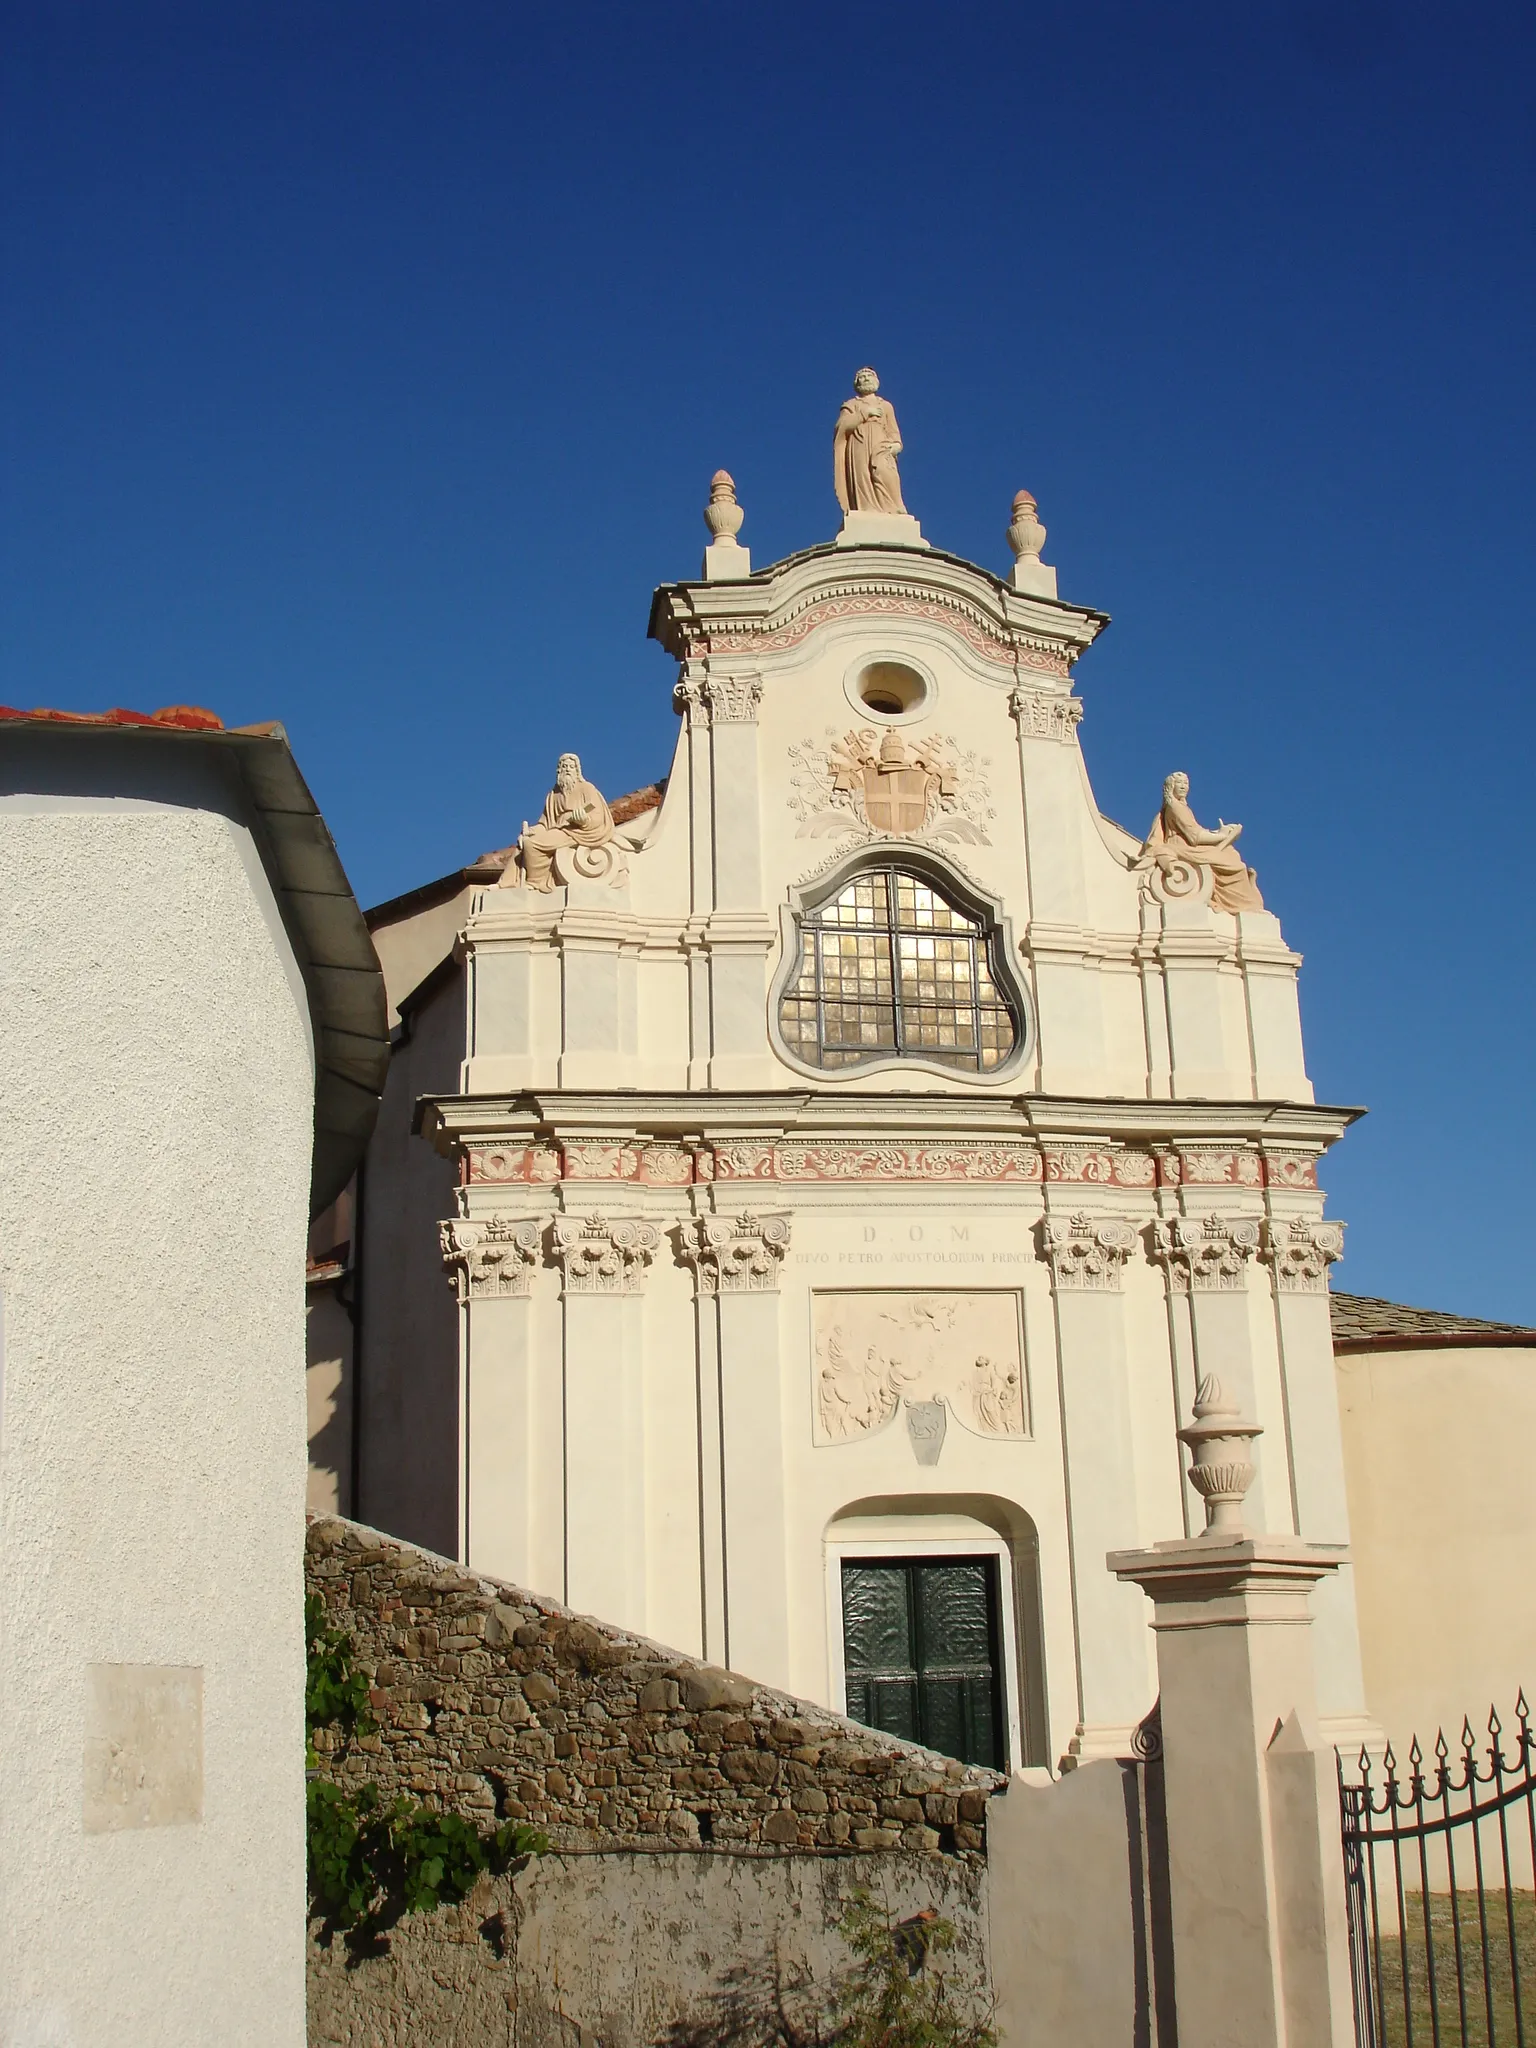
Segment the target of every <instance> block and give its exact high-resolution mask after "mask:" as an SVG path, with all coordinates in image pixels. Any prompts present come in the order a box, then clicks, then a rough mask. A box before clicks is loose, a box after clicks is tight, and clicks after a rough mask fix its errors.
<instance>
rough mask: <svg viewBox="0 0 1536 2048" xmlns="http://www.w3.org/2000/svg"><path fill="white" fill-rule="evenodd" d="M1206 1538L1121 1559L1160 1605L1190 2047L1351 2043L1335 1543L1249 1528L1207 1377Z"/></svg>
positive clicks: (1181, 1971) (1241, 1471)
mask: <svg viewBox="0 0 1536 2048" xmlns="http://www.w3.org/2000/svg"><path fill="white" fill-rule="evenodd" d="M1195 1415H1196V1420H1195V1423H1194V1424H1193V1425H1192V1426H1190V1427H1189V1428H1186V1429H1184V1430H1181V1431H1180V1432H1179V1434H1180V1435H1181V1436H1182V1437H1184V1439H1185V1440H1186V1441H1187V1442H1189V1443H1191V1444H1192V1446H1193V1449H1194V1465H1193V1470H1192V1474H1191V1476H1192V1478H1193V1480H1194V1483H1195V1485H1196V1488H1197V1490H1198V1491H1199V1492H1200V1493H1201V1494H1202V1495H1203V1496H1204V1498H1205V1502H1206V1512H1207V1517H1208V1520H1207V1526H1206V1530H1205V1533H1204V1534H1203V1535H1201V1536H1195V1537H1184V1538H1182V1539H1180V1540H1179V1541H1176V1542H1172V1543H1158V1544H1155V1545H1153V1547H1152V1548H1151V1549H1148V1550H1126V1551H1118V1552H1114V1553H1112V1554H1111V1555H1110V1557H1109V1559H1108V1563H1109V1568H1110V1570H1111V1571H1112V1572H1113V1573H1114V1574H1115V1576H1116V1577H1117V1578H1119V1579H1121V1580H1124V1581H1127V1582H1129V1583H1131V1584H1134V1585H1138V1586H1140V1587H1141V1588H1142V1590H1143V1592H1145V1593H1146V1594H1147V1595H1148V1596H1149V1598H1150V1599H1151V1601H1152V1603H1153V1609H1154V1613H1153V1620H1152V1627H1153V1630H1154V1632H1155V1634H1156V1638H1157V1670H1158V1683H1159V1689H1160V1695H1159V1696H1160V1706H1161V1727H1162V1743H1163V1789H1164V1798H1165V1808H1166V1822H1167V1844H1168V1847H1167V1869H1168V1900H1169V1915H1170V1920H1171V1930H1172V1936H1173V1975H1174V1997H1175V2003H1176V2007H1177V2016H1178V2038H1179V2048H1231V2044H1232V2043H1234V2042H1241V2043H1242V2048H1350V2044H1351V2043H1352V2041H1353V2024H1354V2023H1353V2008H1352V2000H1351V1995H1350V1975H1349V1940H1348V1931H1347V1927H1346V1922H1345V1908H1344V1865H1343V1855H1342V1851H1341V1847H1340V1839H1339V1803H1338V1792H1337V1783H1336V1778H1335V1771H1334V1763H1333V1755H1332V1751H1331V1750H1329V1749H1327V1748H1326V1747H1325V1746H1324V1744H1323V1743H1322V1742H1321V1740H1320V1738H1319V1734H1318V1725H1317V1698H1316V1684H1315V1679H1314V1669H1313V1659H1314V1649H1313V1642H1312V1632H1311V1628H1310V1619H1311V1616H1310V1609H1309V1597H1308V1596H1309V1595H1310V1594H1311V1592H1312V1589H1313V1587H1314V1586H1316V1585H1317V1584H1318V1582H1319V1581H1320V1580H1323V1579H1326V1578H1327V1577H1329V1576H1330V1575H1331V1574H1332V1573H1333V1572H1335V1571H1336V1570H1337V1568H1338V1566H1339V1564H1340V1562H1341V1553H1340V1552H1339V1551H1338V1550H1334V1549H1331V1548H1324V1547H1322V1546H1320V1545H1317V1544H1311V1543H1305V1542H1302V1541H1301V1540H1300V1539H1299V1538H1297V1537H1286V1536H1265V1535H1260V1534H1256V1533H1255V1532H1253V1531H1251V1530H1249V1529H1247V1528H1245V1527H1244V1526H1243V1523H1242V1521H1241V1518H1240V1517H1241V1508H1242V1500H1243V1495H1244V1493H1245V1491H1246V1490H1247V1487H1248V1486H1249V1484H1250V1483H1251V1482H1252V1479H1253V1466H1252V1465H1251V1464H1249V1463H1248V1462H1247V1450H1248V1443H1249V1440H1251V1439H1252V1438H1253V1437H1254V1436H1256V1435H1257V1434H1258V1433H1259V1432H1258V1430H1257V1428H1256V1427H1254V1426H1253V1425H1251V1424H1245V1423H1243V1422H1242V1420H1241V1418H1240V1416H1239V1414H1238V1412H1237V1409H1236V1407H1235V1404H1234V1405H1232V1406H1228V1405H1227V1403H1226V1397H1224V1396H1223V1394H1222V1392H1221V1389H1220V1388H1219V1387H1217V1386H1215V1385H1214V1383H1213V1382H1212V1381H1210V1380H1206V1381H1204V1382H1202V1385H1201V1388H1200V1395H1199V1398H1198V1400H1197V1402H1196V1407H1195Z"/></svg>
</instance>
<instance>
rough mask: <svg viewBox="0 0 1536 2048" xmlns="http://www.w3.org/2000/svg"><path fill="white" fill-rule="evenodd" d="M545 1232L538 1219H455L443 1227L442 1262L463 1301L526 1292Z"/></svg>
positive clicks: (440, 1235) (440, 1227) (440, 1232)
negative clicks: (543, 1232)
mask: <svg viewBox="0 0 1536 2048" xmlns="http://www.w3.org/2000/svg"><path fill="white" fill-rule="evenodd" d="M542 1230H543V1226H542V1224H541V1223H540V1222H539V1220H538V1218H537V1217H534V1216H486V1217H481V1218H476V1219H474V1220H471V1219H470V1218H468V1217H463V1216H455V1217H452V1218H450V1219H449V1221H448V1222H446V1223H440V1224H439V1225H438V1226H437V1234H438V1241H439V1243H440V1244H441V1246H442V1251H443V1264H444V1266H445V1267H446V1268H447V1270H448V1277H449V1279H450V1280H452V1282H453V1284H454V1287H455V1288H456V1290H457V1292H458V1297H459V1300H460V1301H480V1300H484V1299H486V1298H487V1297H494V1296H496V1295H503V1294H526V1293H527V1292H528V1288H529V1285H530V1283H531V1281H532V1278H533V1266H534V1261H535V1260H536V1259H537V1258H538V1256H539V1238H540V1235H541V1234H542Z"/></svg>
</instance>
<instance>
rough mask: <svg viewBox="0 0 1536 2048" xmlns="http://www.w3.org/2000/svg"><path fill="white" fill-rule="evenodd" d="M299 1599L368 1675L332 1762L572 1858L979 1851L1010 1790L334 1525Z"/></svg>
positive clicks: (328, 1520)
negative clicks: (371, 1725)
mask: <svg viewBox="0 0 1536 2048" xmlns="http://www.w3.org/2000/svg"><path fill="white" fill-rule="evenodd" d="M306 1550H307V1554H306V1570H307V1578H308V1584H309V1587H310V1590H311V1591H312V1592H317V1593H319V1594H320V1595H321V1596H322V1597H323V1598H324V1600H325V1603H326V1606H327V1609H328V1610H329V1612H330V1615H331V1619H332V1621H333V1622H334V1623H335V1624H336V1625H337V1626H339V1627H342V1628H344V1629H346V1630H347V1631H348V1633H349V1634H350V1635H351V1636H352V1638H353V1641H354V1642H355V1644H356V1646H357V1652H358V1657H359V1659H360V1661H361V1663H362V1664H363V1665H364V1666H365V1667H367V1668H368V1669H370V1670H371V1671H372V1673H373V1679H374V1684H373V1709H374V1713H375V1715H376V1716H377V1718H378V1721H379V1731H378V1733H377V1734H376V1735H372V1736H366V1737H364V1738H363V1739H362V1740H361V1741H360V1742H358V1743H356V1744H354V1745H353V1748H352V1750H351V1752H350V1753H349V1754H348V1755H347V1756H346V1757H344V1758H342V1759H340V1760H339V1761H338V1762H337V1763H336V1764H335V1766H334V1775H335V1776H336V1777H337V1778H338V1779H339V1780H340V1781H341V1782H343V1783H348V1782H352V1781H357V1780H361V1779H363V1778H365V1777H366V1778H370V1779H372V1780H373V1781H374V1782H375V1783H376V1784H377V1785H378V1786H379V1787H380V1789H381V1790H382V1791H383V1792H384V1793H385V1794H386V1795H388V1794H390V1793H393V1792H396V1791H404V1792H410V1793H413V1794H415V1795H416V1796H417V1797H419V1798H430V1799H432V1800H435V1801H437V1802H438V1803H440V1804H441V1805H443V1806H447V1807H452V1808H454V1809H455V1810H456V1811H458V1812H460V1813H463V1814H464V1815H465V1816H466V1817H474V1818H476V1819H478V1820H480V1821H482V1822H485V1821H489V1820H491V1819H493V1818H501V1819H514V1820H527V1821H531V1822H533V1823H534V1824H536V1825H537V1826H539V1827H541V1828H543V1829H544V1831H545V1832H546V1833H547V1834H548V1835H549V1837H550V1839H551V1841H552V1842H553V1843H554V1845H555V1847H556V1848H558V1849H562V1850H570V1851H574V1852H577V1853H581V1852H588V1853H590V1852H592V1851H597V1850H612V1849H660V1848H679V1847H682V1846H685V1845H687V1846H707V1847H713V1848H718V1849H721V1850H725V1849H734V1850H742V1849H754V1850H757V1851H759V1852H760V1853H773V1852H775V1851H779V1852H782V1851H786V1850H792V1849H801V1850H821V1851H838V1850H849V1849H854V1850H866V1851H868V1850H880V1849H898V1848H899V1849H905V1850H908V1851H913V1852H917V1853H948V1854H952V1855H957V1856H962V1857H967V1856H979V1855H980V1854H981V1853H982V1849H983V1816H984V1812H985V1806H986V1800H987V1797H988V1794H989V1793H991V1792H992V1791H994V1790H995V1789H996V1788H997V1787H999V1786H1000V1785H1001V1784H1002V1783H1003V1780H1002V1778H1001V1777H1000V1776H999V1775H998V1773H997V1772H995V1771H987V1770H979V1769H975V1768H968V1767H967V1766H965V1765H963V1764H958V1763H954V1762H952V1761H951V1760H950V1759H948V1758H946V1757H941V1756H936V1755H934V1754H933V1753H932V1752H931V1751H928V1750H923V1749H918V1748H916V1747H915V1746H913V1745H912V1744H910V1743H902V1742H898V1741H896V1740H894V1739H893V1738H892V1737H889V1736H884V1735H879V1734H876V1733H875V1732H874V1731H873V1730H872V1729H868V1728H861V1727H859V1726H858V1724H857V1723H856V1722H852V1721H848V1720H845V1719H844V1718H843V1717H842V1716H841V1715H839V1714H832V1713H828V1712H827V1711H826V1709H825V1708H822V1707H812V1706H807V1705H806V1703H805V1702H804V1701H803V1700H795V1699H791V1698H789V1697H788V1696H787V1695H786V1694H783V1693H777V1692H772V1691H770V1690H769V1688H768V1687H766V1686H760V1685H754V1684H753V1683H752V1681H751V1680H750V1679H747V1678H742V1677H739V1676H737V1675H736V1674H735V1673H733V1672H727V1671H721V1670H719V1669H717V1668H715V1667H714V1666H711V1665H707V1664H701V1663H699V1662H698V1661H696V1660H694V1659H690V1658H686V1657H679V1656H678V1655H677V1653H676V1652H675V1651H671V1650H666V1649H663V1648H661V1647H660V1646H659V1645H658V1644H656V1643H650V1642H646V1641H644V1640H643V1639H642V1638H640V1637H637V1636H633V1635H629V1634H627V1633H626V1632H625V1631H624V1630H622V1629H617V1628H613V1627H611V1626H609V1625H607V1624H605V1623H602V1622H597V1621H591V1620H588V1619H586V1618H585V1617H582V1616H579V1615H574V1614H571V1613H570V1612H569V1611H568V1610H567V1609H565V1608H563V1607H561V1606H559V1605H558V1604H557V1603H556V1602H554V1601H552V1600H546V1599H543V1598H540V1597H538V1596H536V1595H534V1594H532V1593H525V1592H521V1591H518V1590H516V1589H515V1588H513V1587H510V1586H504V1585H500V1584H498V1583H497V1582H496V1581H494V1580H491V1579H485V1578H481V1577H480V1576H478V1575H477V1574H476V1573H474V1572H471V1571H467V1570H465V1569H464V1568H463V1567H461V1566H459V1565H455V1564H450V1563H448V1562H447V1561H446V1560H444V1559H443V1558H440V1557H434V1556H432V1555H431V1554H430V1553H429V1552H426V1551H421V1550H416V1549H414V1548H412V1547H411V1546H410V1545H409V1544H404V1543H399V1542H396V1541H395V1540H394V1539H392V1538H391V1537H387V1536H381V1535H379V1534H378V1533H377V1532H376V1531H374V1530H371V1529H364V1528H361V1527H359V1526H358V1525H357V1524H356V1523H353V1522H345V1521H341V1520H338V1519H337V1518H335V1517H330V1516H324V1517H316V1518H315V1519H314V1520H312V1521H311V1523H310V1525H309V1531H308V1540H307V1546H306Z"/></svg>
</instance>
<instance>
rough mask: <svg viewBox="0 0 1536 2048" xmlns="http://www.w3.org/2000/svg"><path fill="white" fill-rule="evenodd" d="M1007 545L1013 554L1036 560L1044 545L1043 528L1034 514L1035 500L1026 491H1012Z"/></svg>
mask: <svg viewBox="0 0 1536 2048" xmlns="http://www.w3.org/2000/svg"><path fill="white" fill-rule="evenodd" d="M1008 545H1009V547H1011V548H1012V549H1013V552H1014V554H1015V555H1019V556H1023V557H1024V558H1025V559H1027V560H1030V561H1036V562H1037V561H1039V559H1040V550H1041V549H1042V548H1043V547H1044V546H1045V528H1044V527H1043V526H1042V525H1041V524H1040V521H1039V519H1038V517H1037V516H1036V507H1035V500H1034V498H1033V497H1032V495H1031V494H1030V493H1029V492H1028V491H1016V492H1015V493H1014V499H1013V523H1012V525H1011V526H1010V527H1009V528H1008Z"/></svg>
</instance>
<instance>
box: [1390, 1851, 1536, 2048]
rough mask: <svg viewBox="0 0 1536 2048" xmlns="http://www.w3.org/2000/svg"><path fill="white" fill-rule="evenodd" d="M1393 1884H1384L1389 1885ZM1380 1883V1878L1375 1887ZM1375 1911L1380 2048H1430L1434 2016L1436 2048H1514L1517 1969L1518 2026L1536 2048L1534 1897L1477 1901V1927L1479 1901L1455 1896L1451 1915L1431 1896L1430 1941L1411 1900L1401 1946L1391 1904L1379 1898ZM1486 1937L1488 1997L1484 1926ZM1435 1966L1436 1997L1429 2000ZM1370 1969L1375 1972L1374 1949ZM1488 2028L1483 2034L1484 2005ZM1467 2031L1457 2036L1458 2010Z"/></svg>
mask: <svg viewBox="0 0 1536 2048" xmlns="http://www.w3.org/2000/svg"><path fill="white" fill-rule="evenodd" d="M1390 1882H1391V1880H1390V1878H1389V1879H1388V1883H1389V1884H1390ZM1380 1883H1381V1878H1380V1875H1378V1878H1377V1884H1378V1887H1379V1886H1380ZM1379 1904H1380V1909H1381V1955H1380V1959H1379V1970H1380V1976H1379V1980H1378V1981H1377V1982H1376V1984H1375V1985H1374V1990H1375V1994H1376V1995H1375V1998H1374V2001H1373V2002H1374V2004H1375V2006H1376V2011H1377V2014H1378V2026H1381V2024H1382V2022H1383V2021H1384V2022H1385V2031H1384V2033H1383V2035H1382V2040H1381V2048H1409V2044H1410V2042H1411V2043H1412V2048H1431V2044H1432V2043H1433V2042H1434V2041H1435V2039H1436V2030H1435V2018H1436V2014H1438V2019H1439V2035H1438V2038H1439V2040H1440V2042H1441V2044H1442V2048H1515V2044H1516V2042H1517V2041H1518V2040H1519V2038H1520V2035H1519V2030H1518V2029H1517V2027H1516V2014H1515V1969H1514V1967H1512V1962H1513V1964H1514V1965H1518V1971H1519V1986H1520V2015H1519V2017H1520V2020H1521V2021H1522V2023H1523V2026H1524V2034H1525V2040H1526V2042H1527V2044H1529V2048H1536V1892H1526V1891H1516V1892H1514V1893H1511V1894H1509V1895H1506V1894H1505V1893H1504V1892H1502V1891H1496V1892H1495V1891H1490V1892H1486V1893H1485V1894H1484V1895H1483V1916H1482V1920H1480V1919H1479V1915H1478V1909H1477V1896H1476V1894H1475V1893H1472V1892H1458V1893H1457V1897H1456V1914H1455V1916H1454V1918H1453V1916H1452V1913H1451V1901H1450V1897H1449V1894H1447V1893H1444V1892H1431V1893H1430V1894H1429V1935H1428V1940H1426V1939H1425V1928H1424V1898H1423V1894H1422V1893H1419V1892H1409V1893H1407V1894H1406V1895H1405V1897H1404V1900H1403V1906H1404V1913H1403V1917H1404V1920H1405V1922H1406V1930H1407V1937H1406V1941H1404V1939H1403V1938H1402V1937H1401V1936H1400V1935H1399V1933H1398V1929H1397V1927H1396V1924H1395V1913H1394V1904H1395V1902H1394V1900H1393V1899H1392V1898H1391V1896H1390V1895H1388V1896H1381V1897H1380V1898H1379ZM1511 1911H1512V1912H1513V1916H1514V1936H1515V1940H1514V1955H1513V1959H1512V1958H1511V1954H1510V1939H1509V1935H1510V1914H1511ZM1484 1922H1486V1925H1487V1930H1488V1957H1487V1961H1488V1989H1486V1990H1485V1987H1484V1981H1483V1923H1484ZM1458 1923H1459V1932H1460V1936H1461V1970H1460V1979H1461V1984H1462V1987H1463V1990H1462V1994H1461V1997H1460V1998H1459V1997H1458V1994H1457V1988H1456V1987H1457V1967H1456V1946H1457V1941H1456V1937H1457V1933H1458ZM1405 1948H1406V1951H1407V1966H1408V1986H1407V2000H1406V2007H1405V2001H1404V1995H1403V1960H1404V1950H1405ZM1431 1960H1433V1964H1434V1969H1433V1984H1434V1995H1433V1998H1432V1997H1431V1991H1430V1985H1431V1970H1430V1963H1431ZM1371 1966H1372V1970H1373V1972H1375V1971H1376V1970H1377V1968H1378V1959H1377V1957H1376V1954H1375V1949H1374V1945H1373V1947H1372V1955H1371ZM1490 1992H1491V2004H1492V2017H1493V2028H1492V2032H1491V2034H1490V2031H1489V2025H1488V2020H1489V2004H1490ZM1463 2001H1464V2002H1465V2013H1466V2024H1465V2029H1463V2024H1462V2006H1463Z"/></svg>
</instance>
